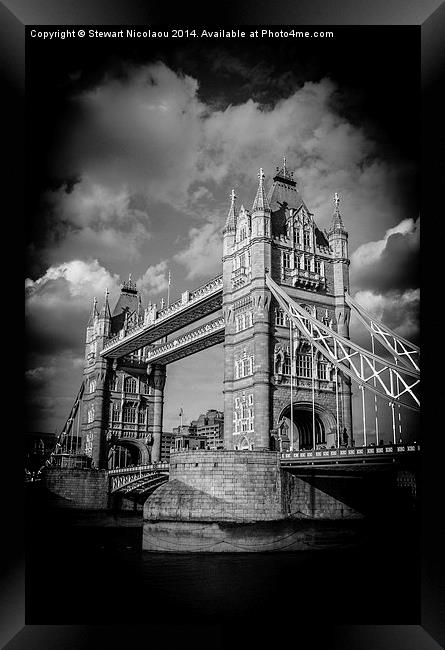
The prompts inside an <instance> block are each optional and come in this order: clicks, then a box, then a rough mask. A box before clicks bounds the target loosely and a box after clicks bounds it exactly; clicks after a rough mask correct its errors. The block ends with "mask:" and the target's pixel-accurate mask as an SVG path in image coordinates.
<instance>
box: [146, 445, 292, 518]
mask: <svg viewBox="0 0 445 650" xmlns="http://www.w3.org/2000/svg"><path fill="white" fill-rule="evenodd" d="M282 518H283V513H282V499H281V471H280V466H279V460H278V454H277V453H275V452H270V451H246V452H243V451H229V450H227V451H215V452H211V451H190V452H172V454H171V457H170V478H169V481H168V483H166V484H164V485H161V487H159V488H158V489H157V490H156V491H155V492H154V493H153V494H152V495H151V496H150V497H149V498H148V499H147V501H146V502H145V505H144V520H146V521H147V520H149V521H165V520H173V521H239V522H248V521H270V520H276V519H282Z"/></svg>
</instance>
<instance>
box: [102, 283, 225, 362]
mask: <svg viewBox="0 0 445 650" xmlns="http://www.w3.org/2000/svg"><path fill="white" fill-rule="evenodd" d="M221 307H222V275H221V276H218V277H216V278H214V279H213V280H211V281H210V282H207V284H205V285H204V286H203V287H200V288H199V289H196V290H195V291H192V292H190V291H185V292H184V293H183V295H182V298H181V300H177V301H176V302H174V303H172V304H171V305H169V306H168V307H166V308H165V309H163V310H161V311H160V312H158V313H157V314H156V318H155V319H154V320H153V321H152V322H147V323H144V324H142V325H136V326H135V327H133V328H131V329H128V330H127V331H126V332H125V333H124V332H123V330H121V332H120V333H119V334H117V335H116V336H114V337H113V338H112V339H110V341H108V342H107V343H106V344H105V345H104V348H103V350H102V351H101V353H100V354H101V356H103V357H108V358H119V357H123V356H126V355H127V354H130V353H131V352H135V351H136V350H140V349H141V348H143V347H145V346H147V345H150V344H152V343H154V342H155V341H159V340H160V339H162V338H164V337H165V336H167V335H169V334H172V333H173V332H177V331H178V330H180V329H182V328H184V327H187V326H189V325H191V324H192V323H195V322H196V321H197V320H199V319H201V318H205V317H206V316H209V315H211V314H213V313H215V312H216V311H218V310H219V309H221Z"/></svg>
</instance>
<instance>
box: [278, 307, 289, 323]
mask: <svg viewBox="0 0 445 650" xmlns="http://www.w3.org/2000/svg"><path fill="white" fill-rule="evenodd" d="M275 325H281V326H282V327H287V326H288V325H289V318H288V316H287V314H285V313H284V311H283V310H282V309H276V310H275Z"/></svg>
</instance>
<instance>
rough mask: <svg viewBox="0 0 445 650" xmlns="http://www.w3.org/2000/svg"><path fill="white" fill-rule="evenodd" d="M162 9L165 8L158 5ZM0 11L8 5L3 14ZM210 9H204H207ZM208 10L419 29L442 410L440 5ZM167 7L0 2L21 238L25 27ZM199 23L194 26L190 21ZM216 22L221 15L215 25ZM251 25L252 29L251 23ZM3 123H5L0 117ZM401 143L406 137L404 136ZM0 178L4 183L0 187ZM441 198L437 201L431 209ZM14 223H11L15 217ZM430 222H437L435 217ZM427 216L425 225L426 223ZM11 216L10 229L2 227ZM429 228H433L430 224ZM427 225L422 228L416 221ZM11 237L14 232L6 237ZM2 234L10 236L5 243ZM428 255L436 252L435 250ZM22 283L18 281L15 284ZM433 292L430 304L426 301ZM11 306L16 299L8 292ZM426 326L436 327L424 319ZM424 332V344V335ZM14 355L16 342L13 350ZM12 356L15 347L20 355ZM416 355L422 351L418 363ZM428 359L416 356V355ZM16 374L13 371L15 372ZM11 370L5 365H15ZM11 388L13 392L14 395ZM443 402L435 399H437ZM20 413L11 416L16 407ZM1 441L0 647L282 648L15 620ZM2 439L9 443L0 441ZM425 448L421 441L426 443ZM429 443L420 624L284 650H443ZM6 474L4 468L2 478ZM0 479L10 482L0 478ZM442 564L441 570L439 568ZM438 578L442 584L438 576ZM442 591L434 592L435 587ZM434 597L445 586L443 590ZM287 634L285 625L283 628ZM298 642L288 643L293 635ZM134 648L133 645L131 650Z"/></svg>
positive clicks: (215, 633) (11, 518) (436, 462)
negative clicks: (1, 547)
mask: <svg viewBox="0 0 445 650" xmlns="http://www.w3.org/2000/svg"><path fill="white" fill-rule="evenodd" d="M165 4H167V3H165ZM6 5H7V6H6ZM206 9H209V7H206ZM211 9H212V18H211V23H212V24H218V25H222V26H224V25H227V24H230V25H235V24H239V25H245V24H258V25H267V24H270V25H274V24H286V25H290V24H292V25H305V24H318V25H332V26H334V25H342V24H343V25H348V24H349V25H418V26H419V28H420V30H421V40H422V66H421V68H422V69H421V76H422V102H423V117H422V131H423V133H422V135H423V137H422V211H423V212H424V213H426V217H427V220H428V221H427V223H428V224H429V225H428V226H427V229H426V230H427V232H426V235H424V236H423V240H422V251H423V254H422V256H423V261H422V338H423V339H424V341H423V344H425V345H424V351H425V348H426V363H427V370H428V371H429V375H428V376H429V385H428V390H427V391H424V399H425V400H426V407H425V406H424V413H433V414H434V412H435V409H437V408H438V407H437V405H440V404H441V395H440V387H439V385H438V382H437V381H435V380H436V379H437V377H438V375H435V373H437V370H436V369H435V364H436V363H437V362H436V359H435V355H434V350H433V349H432V346H430V347H429V346H428V341H430V340H431V339H432V338H433V337H434V336H436V337H438V338H437V339H436V340H440V338H439V335H440V332H439V321H440V319H439V318H438V317H437V316H436V318H435V320H433V319H431V318H430V317H431V316H432V314H429V313H428V309H430V308H431V309H433V305H434V304H435V303H434V300H435V299H436V301H437V293H436V291H437V288H438V286H437V284H436V283H435V282H434V280H433V282H431V280H432V279H433V278H434V274H437V270H438V269H439V270H440V266H439V265H437V266H435V265H434V259H436V260H437V259H440V253H441V250H440V248H441V241H440V238H439V237H438V236H437V229H436V228H437V227H438V225H439V224H438V223H437V222H438V218H437V216H441V215H440V213H439V214H438V210H437V208H438V207H439V206H440V205H441V200H443V197H440V191H441V187H442V185H443V174H442V172H441V169H440V165H439V164H437V163H439V160H440V153H439V152H440V151H441V150H442V152H443V151H444V150H445V143H444V138H443V127H442V123H443V115H444V114H445V110H444V103H443V100H442V99H441V86H443V71H444V70H445V39H444V38H443V34H444V33H445V4H444V3H443V2H442V1H441V0H428V1H425V0H409V1H408V0H386V1H385V2H383V1H381V0H374V2H372V1H371V0H367V1H364V0H341V1H340V0H337V2H336V3H335V4H334V3H328V2H325V0H298V2H296V1H294V3H293V4H290V3H289V2H288V0H283V1H282V2H281V3H280V4H279V6H277V5H272V4H271V3H268V2H266V0H257V2H254V0H247V1H245V2H243V3H242V4H238V5H233V6H232V5H230V4H222V3H221V4H220V5H219V6H216V7H211ZM171 11H172V9H171V7H168V6H164V7H162V6H159V5H156V4H155V3H150V4H148V2H143V0H126V2H125V3H120V2H119V0H114V1H113V0H89V2H88V3H87V2H83V1H82V2H81V1H80V0H78V1H77V2H76V3H73V2H71V1H70V0H21V1H20V0H9V1H7V2H6V3H2V2H0V26H1V34H0V52H1V58H0V63H1V64H2V73H3V74H2V77H3V80H4V84H3V87H4V88H6V90H7V94H6V97H7V101H6V109H7V117H6V120H7V122H5V123H6V124H7V134H6V135H9V142H7V145H9V147H8V146H7V147H6V149H5V148H3V158H4V160H6V161H7V166H8V168H9V170H10V171H11V170H12V172H13V173H12V179H8V186H7V191H6V190H5V191H4V193H3V197H4V199H8V198H9V199H10V200H11V210H12V211H13V212H10V213H9V214H8V213H5V216H6V218H9V219H11V221H13V222H14V223H15V226H13V227H20V220H19V219H17V218H14V217H15V215H17V213H19V212H21V213H22V214H23V200H22V197H23V193H24V187H23V180H22V179H23V178H24V173H23V168H24V166H23V152H24V140H25V132H24V88H25V80H24V67H25V37H24V32H25V26H26V25H29V24H41V25H42V24H45V25H57V24H66V25H74V24H86V25H88V24H92V25H94V24H107V25H115V24H124V25H125V24H133V25H137V24H140V25H150V26H151V25H156V24H167V23H170V24H171V22H172V20H171V16H172V14H171V13H170V16H169V15H168V14H169V12H171ZM194 14H196V17H195V15H194ZM218 14H219V15H218ZM204 15H205V12H204V13H203V11H202V10H200V9H199V8H197V7H191V6H189V5H186V4H185V3H184V4H183V5H182V8H181V9H180V10H179V11H176V10H175V12H174V19H175V23H177V24H180V23H181V22H182V23H189V24H190V23H191V22H193V21H195V22H196V23H200V24H202V22H203V16H204ZM252 17H253V18H254V21H253V20H252V19H251V18H252ZM4 119H5V118H4ZM407 137H409V134H407ZM3 178H5V176H3ZM439 197H440V198H439ZM12 215H14V217H13V216H12ZM436 215H437V216H436ZM423 216H425V215H423ZM11 217H12V218H11ZM433 219H434V223H433ZM424 221H425V219H424ZM14 234H15V233H14ZM6 235H7V237H8V240H9V237H10V235H11V233H10V229H9V225H8V229H7V232H6ZM426 246H427V247H428V255H427V259H428V262H429V263H430V264H432V266H431V269H429V268H428V262H426V263H425V257H424V254H425V247H426ZM435 246H436V247H437V248H436V249H435V248H434V247H435ZM19 281H20V279H19ZM433 292H434V293H433ZM17 295H20V294H19V292H18V291H17ZM433 318H434V317H433ZM424 333H425V334H424ZM19 344H20V343H19ZM20 345H21V344H20ZM424 354H425V352H424ZM424 358H425V356H424ZM16 365H17V364H15V366H16ZM13 366H14V364H13ZM18 385H20V384H18ZM442 400H443V398H442ZM18 412H20V407H19V410H18ZM436 422H437V420H436V421H435V420H434V417H433V418H431V419H429V418H428V417H427V416H424V417H423V418H422V427H423V429H424V431H431V432H433V433H434V432H435V433H438V431H437V429H438V426H440V425H437V424H436ZM17 429H18V427H17V424H16V425H15V436H14V435H12V434H11V435H8V445H9V443H11V446H12V448H11V451H10V454H9V455H10V457H12V458H16V459H19V460H20V462H19V472H14V468H11V467H9V469H12V474H11V475H10V476H7V481H8V482H7V486H6V488H5V487H4V490H6V494H7V495H8V496H9V495H11V494H13V495H14V496H13V497H12V498H10V497H9V498H6V499H5V503H4V504H3V505H4V506H6V507H5V508H4V511H3V517H2V518H3V521H6V523H7V531H8V536H7V540H6V541H7V549H6V551H4V553H3V557H4V558H5V559H6V564H7V566H6V568H5V569H4V570H3V572H2V583H3V584H2V588H1V591H0V594H1V595H0V605H1V620H0V623H1V625H0V630H1V632H0V642H1V644H2V645H1V647H7V648H9V649H10V650H15V649H19V648H26V650H28V649H32V648H64V649H67V648H79V647H94V648H100V647H106V646H110V645H111V646H112V647H113V646H114V644H116V647H117V646H118V645H121V646H124V647H135V648H136V647H138V648H140V647H141V642H140V641H136V639H137V637H139V636H140V639H141V640H142V647H144V645H149V646H150V647H151V648H157V647H163V648H169V647H172V648H173V647H177V646H178V645H180V646H181V647H186V645H188V642H190V646H191V647H194V648H199V647H201V645H202V647H208V646H209V645H212V646H213V647H214V648H220V647H221V648H222V647H226V645H227V646H230V647H232V646H234V645H237V644H238V643H239V644H241V643H243V644H244V645H245V646H246V647H253V646H259V647H261V646H262V645H264V646H266V645H267V646H269V645H271V644H272V643H273V645H278V644H280V643H282V642H283V641H284V640H285V638H284V636H283V635H282V634H281V632H280V631H279V630H276V629H268V628H267V626H266V627H263V626H261V629H255V627H256V626H252V627H249V626H247V627H246V628H245V629H244V631H242V632H241V633H239V632H238V631H237V632H236V633H235V631H234V630H226V629H223V626H208V625H205V622H204V623H203V625H202V626H200V628H199V629H198V628H197V627H196V626H187V627H184V626H178V628H172V629H169V630H168V631H165V630H164V631H163V632H161V631H159V632H156V630H153V629H152V630H151V632H150V634H148V631H147V629H146V628H145V626H141V625H135V626H128V625H124V626H115V627H114V626H82V625H80V626H62V625H53V626H51V625H44V626H40V625H34V626H26V625H25V624H24V621H25V611H24V552H23V545H24V544H23V519H22V513H21V511H20V508H19V507H18V504H19V498H22V497H23V486H22V472H21V471H20V470H21V458H22V453H21V452H22V450H21V441H20V440H19V438H20V436H19V435H17V434H18V431H17ZM3 433H4V434H6V432H5V431H4V432H3ZM425 437H426V436H425ZM432 446H433V442H428V441H426V442H425V443H424V444H423V449H424V458H423V496H422V503H423V506H422V538H423V540H422V586H421V589H422V605H421V612H420V615H421V624H420V625H418V626H416V625H397V624H394V625H386V626H379V625H353V626H347V625H339V626H336V627H335V629H330V630H323V629H320V630H306V629H301V628H298V629H297V630H295V629H294V630H293V632H294V634H293V635H292V634H289V636H288V639H289V641H291V642H292V643H293V644H294V643H295V644H297V643H298V645H301V646H303V647H314V646H315V645H316V646H317V647H318V644H319V643H320V646H319V647H326V648H351V649H354V650H360V649H363V650H368V649H371V648H385V649H386V648H388V649H389V648H391V649H395V648H403V649H404V650H411V649H413V650H414V649H418V648H425V649H426V650H428V649H430V648H431V650H434V649H435V648H440V647H441V646H440V645H438V644H444V646H445V623H444V621H443V611H445V604H444V603H443V602H442V603H441V602H440V599H441V598H442V599H443V591H442V594H441V591H440V589H441V570H443V559H442V555H443V548H444V547H445V545H444V544H443V539H442V540H441V539H440V537H439V533H438V529H439V526H440V524H438V523H436V522H437V520H438V519H439V518H440V515H441V507H442V504H441V503H440V500H437V501H436V502H435V499H437V498H438V496H439V495H438V490H439V484H440V477H441V463H440V455H439V454H437V453H435V452H436V450H435V449H434V448H432ZM6 469H7V468H5V470H6ZM1 474H2V477H4V476H5V475H6V474H7V472H6V471H2V472H1ZM441 563H442V565H441ZM442 576H443V574H442ZM442 585H443V583H442ZM442 589H443V587H442ZM290 623H291V625H292V622H290ZM291 632H292V631H291ZM295 633H296V634H295ZM133 643H134V646H133Z"/></svg>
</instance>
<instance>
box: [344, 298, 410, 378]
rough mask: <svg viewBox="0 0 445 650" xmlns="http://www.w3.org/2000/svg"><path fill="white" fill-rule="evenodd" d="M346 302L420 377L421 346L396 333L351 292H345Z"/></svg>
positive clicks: (367, 326)
mask: <svg viewBox="0 0 445 650" xmlns="http://www.w3.org/2000/svg"><path fill="white" fill-rule="evenodd" d="M345 300H346V304H347V305H348V306H349V307H351V309H353V310H354V313H355V314H356V316H357V318H358V319H359V320H360V322H361V323H363V325H364V326H365V327H366V329H367V330H368V331H369V332H370V333H371V334H372V336H374V337H375V338H376V339H377V340H378V341H380V343H381V344H382V345H383V346H384V347H385V348H386V349H387V350H388V351H389V352H391V354H392V355H394V357H395V358H396V359H398V360H399V361H401V363H403V364H404V366H405V367H407V368H410V369H411V370H412V369H414V370H415V371H416V372H417V375H418V376H419V377H420V348H418V347H417V345H414V343H411V342H410V341H408V340H407V339H405V338H403V336H400V335H399V334H396V332H394V331H393V330H391V329H390V328H389V327H387V326H386V325H384V324H383V323H380V322H379V321H378V320H377V319H376V318H374V316H372V314H370V313H369V312H368V311H366V309H365V308H364V307H362V306H361V305H360V304H359V303H358V302H356V301H355V300H354V299H353V298H352V297H351V296H350V295H349V294H347V293H345Z"/></svg>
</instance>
